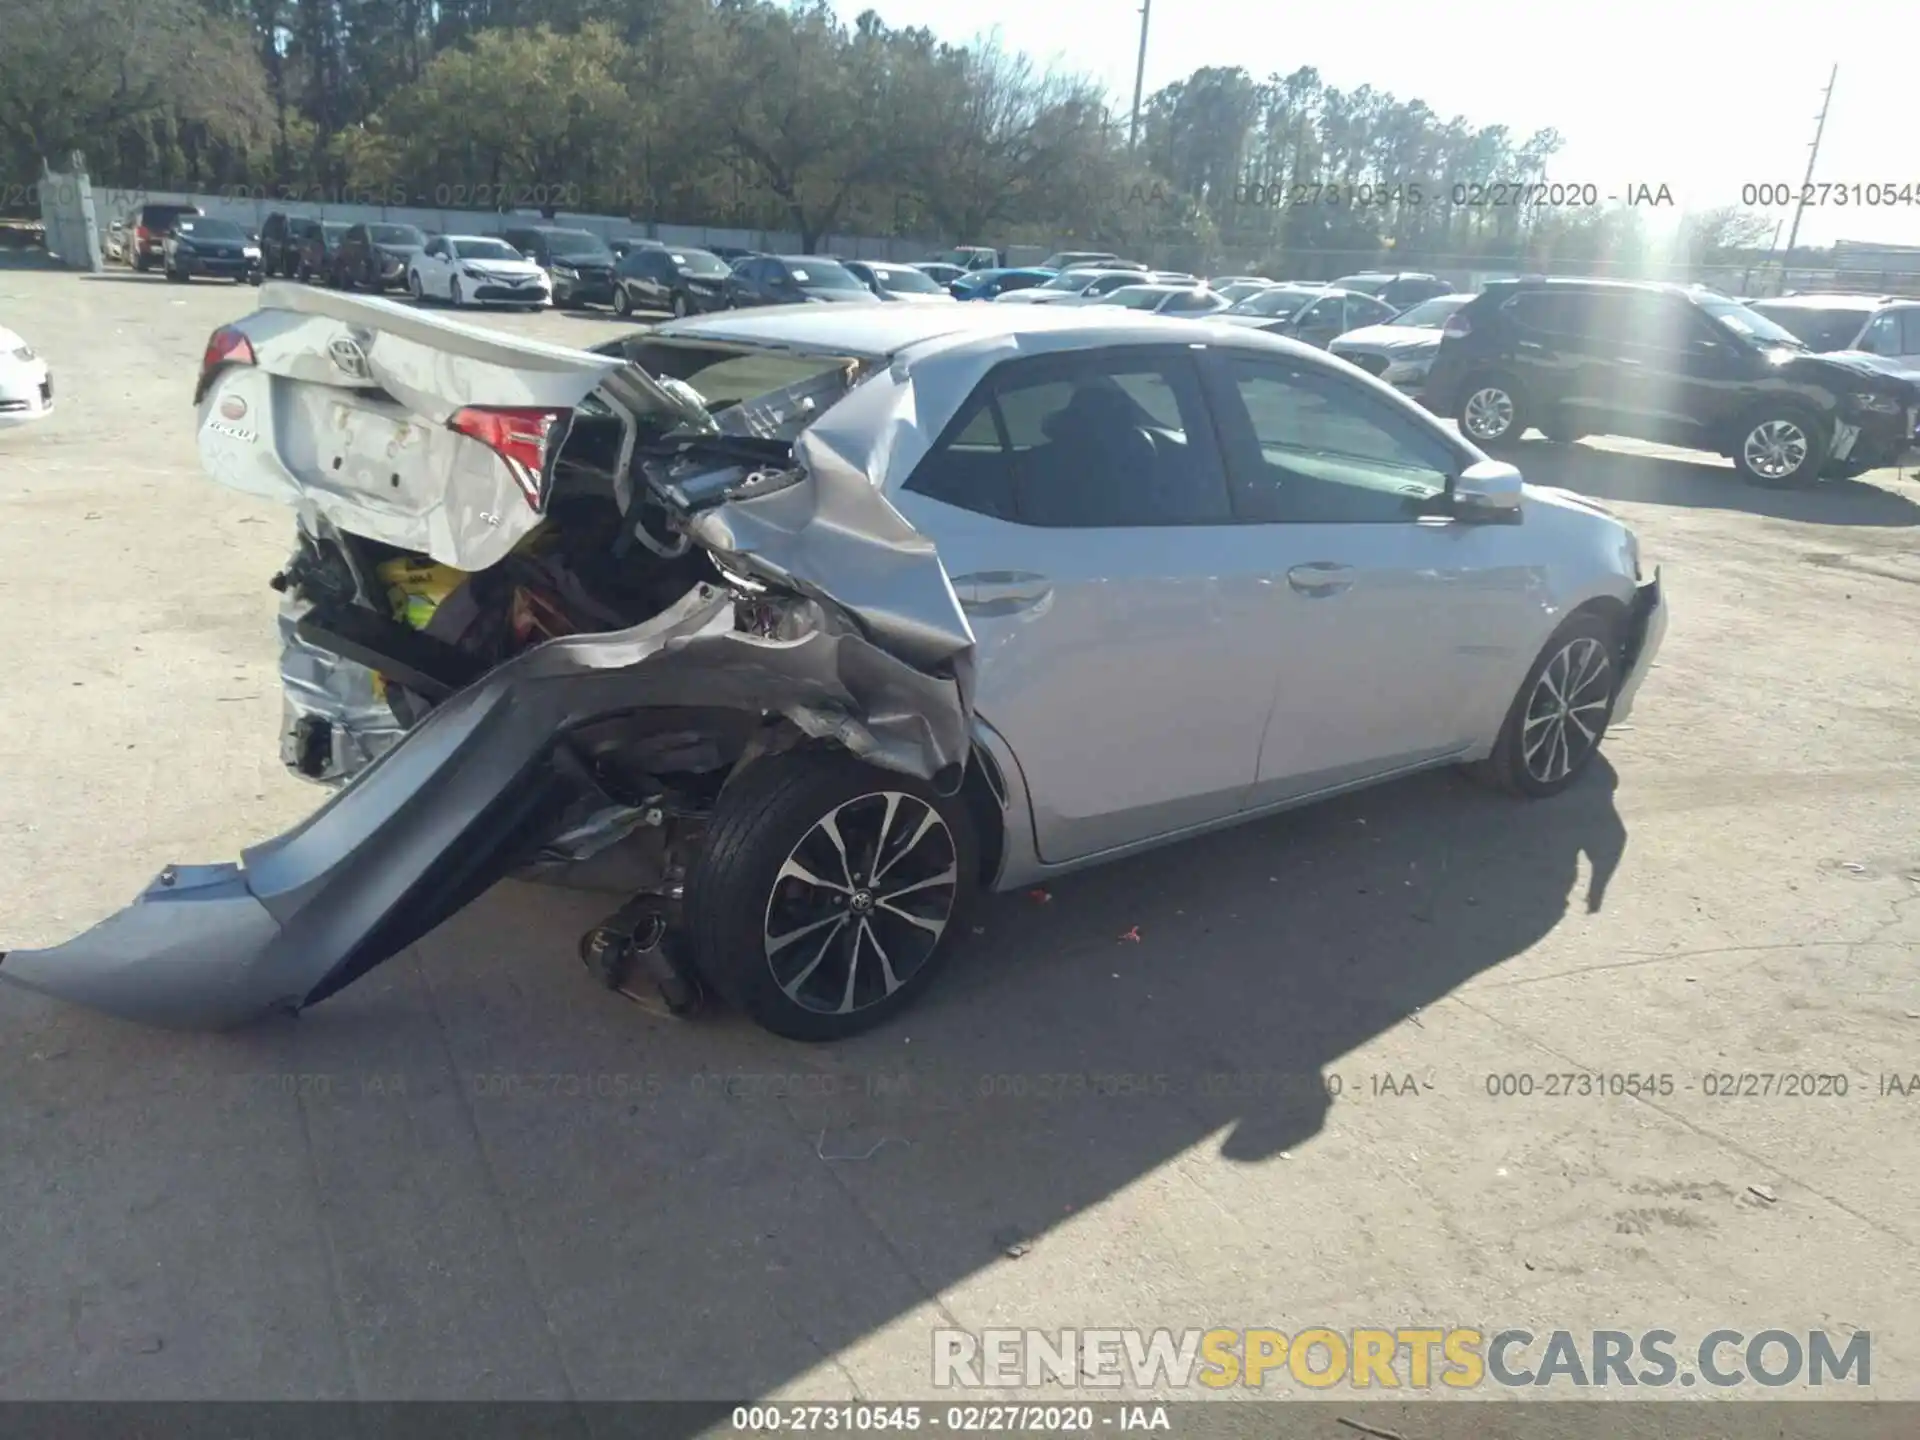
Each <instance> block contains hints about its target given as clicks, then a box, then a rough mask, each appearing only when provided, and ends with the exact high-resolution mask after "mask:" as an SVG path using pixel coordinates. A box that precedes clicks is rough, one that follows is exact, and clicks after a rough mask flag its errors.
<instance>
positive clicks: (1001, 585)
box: [953, 570, 1053, 615]
mask: <svg viewBox="0 0 1920 1440" xmlns="http://www.w3.org/2000/svg"><path fill="white" fill-rule="evenodd" d="M953 589H954V593H955V594H956V595H958V596H959V597H960V608H961V609H962V610H965V611H966V612H967V613H968V614H969V615H1015V614H1018V613H1019V612H1020V611H1022V610H1030V609H1032V608H1033V607H1034V606H1036V605H1038V604H1040V603H1041V602H1042V601H1043V600H1045V599H1046V598H1047V597H1048V596H1050V595H1051V594H1053V584H1052V582H1051V581H1049V580H1048V579H1047V577H1046V576H1044V575H1036V574H1034V573H1033V572H1032V571H1030V570H979V571H975V572H974V573H973V574H971V575H956V576H954V577H953Z"/></svg>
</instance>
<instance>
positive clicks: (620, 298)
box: [613, 285, 633, 315]
mask: <svg viewBox="0 0 1920 1440" xmlns="http://www.w3.org/2000/svg"><path fill="white" fill-rule="evenodd" d="M613 313H614V314H616V315H631V314H632V313H633V301H632V300H630V299H628V298H627V290H626V287H625V286H624V285H623V286H621V287H620V288H619V289H617V290H615V291H614V292H613Z"/></svg>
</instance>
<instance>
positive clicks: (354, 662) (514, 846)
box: [0, 285, 973, 1028]
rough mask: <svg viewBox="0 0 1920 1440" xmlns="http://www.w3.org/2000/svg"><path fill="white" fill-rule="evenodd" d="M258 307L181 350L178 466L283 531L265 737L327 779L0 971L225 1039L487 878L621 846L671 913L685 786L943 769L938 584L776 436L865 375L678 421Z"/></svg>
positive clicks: (620, 350) (710, 790)
mask: <svg viewBox="0 0 1920 1440" xmlns="http://www.w3.org/2000/svg"><path fill="white" fill-rule="evenodd" d="M261 299H262V308H261V309H260V310H259V311H257V312H256V313H254V314H253V315H251V316H248V317H247V318H246V319H244V320H242V321H239V322H238V323H236V324H235V325H233V326H230V327H227V328H225V329H223V330H221V331H218V332H216V334H215V335H214V337H213V338H212V340H211V341H210V342H209V345H208V351H207V356H206V361H205V364H204V366H203V371H202V374H201V377H200V381H199V385H198V387H197V390H196V395H195V399H196V403H197V406H198V412H199V440H200V451H201V457H202V461H203V464H204V466H205V468H206V470H207V472H208V474H209V475H210V476H212V478H213V479H215V480H216V481H218V482H220V483H221V484H224V485H227V486H229V487H231V488H234V489H237V490H243V491H246V492H248V493H252V494H256V495H262V496H266V497H269V498H272V499H276V500H280V501H282V502H284V503H286V504H287V505H289V506H290V507H291V508H293V510H294V511H295V513H296V516H297V536H298V545H297V549H296V553H295V556H294V559H293V561H292V562H291V563H290V564H289V565H288V567H287V568H286V570H285V571H283V572H282V574H281V575H279V576H277V577H275V579H274V585H275V588H276V589H278V590H280V592H281V594H282V604H281V617H280V621H281V627H282V638H283V665H282V670H283V678H284V680H285V688H286V693H287V703H288V728H287V732H286V735H285V736H284V737H283V741H284V746H285V754H286V758H287V759H288V761H289V763H290V764H292V765H293V766H294V768H295V769H297V770H299V771H300V772H301V773H304V774H307V775H309V776H311V777H313V778H317V779H323V780H333V781H337V782H339V784H338V785H337V788H336V793H334V794H333V795H332V796H331V798H329V799H328V801H327V802H326V803H325V804H324V805H323V806H322V807H321V808H320V809H319V810H318V811H317V812H316V813H315V814H313V815H312V816H310V817H309V818H308V819H307V820H305V821H303V822H302V823H301V824H299V825H297V826H295V827H294V828H293V829H292V830H290V831H288V832H287V833H286V834H284V835H281V836H278V837H276V838H274V839H271V840H267V841H264V842H262V843H261V844H259V845H256V846H254V847H252V848H251V849H249V850H247V851H246V852H244V853H243V855H242V856H241V859H240V861H239V863H238V864H217V865H199V866H168V867H167V868H166V869H164V870H163V871H162V872H161V873H160V875H159V877H158V878H157V879H156V880H155V881H154V883H153V884H152V885H151V886H150V887H148V889H147V890H146V891H145V892H144V893H143V894H142V895H141V896H140V897H139V898H138V899H137V900H136V901H135V902H134V903H133V904H132V905H131V906H130V907H128V908H127V909H125V910H122V911H120V912H118V913H117V914H115V915H112V916H110V917H109V918H108V919H106V920H104V921H102V922H101V923H100V924H99V925H97V926H95V927H94V928H93V929H91V930H89V931H88V932H86V933H85V934H83V935H81V936H79V937H77V938H76V939H74V940H72V941H69V942H68V943H66V944H64V945H60V946H57V947H54V948H52V949H47V950H36V951H13V952H10V953H6V954H4V955H0V980H7V981H11V982H13V983H17V984H21V985H24V986H27V987H29V988H32V989H35V990H40V991H43V992H46V993H49V994H54V995H59V996H63V997H66V998H69V999H72V1000H75V1001H78V1002H80V1003H83V1004H87V1005H90V1006H93V1007H95V1008H98V1009H101V1010H105V1011H109V1012H111V1013H115V1014H119V1015H122V1016H125V1017H128V1018H132V1019H136V1020H141V1021H147V1022H152V1023H160V1024H171V1025H178V1026H186V1027H194V1028H202V1027H221V1026H229V1025H233V1024H238V1023H243V1022H245V1021H247V1020H250V1019H252V1018H255V1017H257V1016H259V1015H262V1014H265V1013H268V1012H272V1011H277V1010H298V1009H300V1008H302V1007H304V1006H306V1005H310V1004H313V1003H315V1002H316V1001H318V1000H320V999H324V998H325V997H326V996H328V995H330V994H332V993H334V992H335V991H337V990H339V989H340V988H341V987H343V986H344V985H346V984H348V983H351V981H353V980H354V979H357V978H358V977H359V976H360V975H363V974H365V973H366V972H367V971H368V970H369V969H371V968H372V967H373V966H375V965H377V964H379V963H380V962H381V961H382V960H385V959H386V958H388V957H390V956H391V955H393V954H394V953H396V952H397V951H398V950H399V949H401V948H403V947H404V946H406V945H407V944H409V943H411V942H412V941H413V940H415V939H417V938H419V937H420V936H421V935H424V934H425V933H426V932H427V931H428V930H430V929H432V928H433V927H434V926H435V925H437V924H439V923H440V922H441V921H442V920H444V919H445V918H447V916H449V915H451V914H452V913H454V911H456V910H458V909H459V908H461V907H462V906H464V905H465V904H467V903H468V902H469V901H471V900H472V899H474V898H475V897H476V896H478V895H479V894H480V893H481V892H482V891H483V890H485V889H486V888H487V887H488V886H489V885H490V884H491V883H492V882H493V881H494V880H495V879H497V878H498V877H499V876H501V875H502V874H505V873H507V872H508V871H510V870H512V869H515V868H516V867H519V866H522V865H526V864H529V863H534V864H564V863H568V862H572V861H577V860H580V859H584V858H587V857H589V856H590V855H592V854H593V853H595V852H596V851H598V850H600V849H602V848H604V847H605V846H607V845H608V844H611V843H613V842H615V841H619V840H622V839H626V838H629V837H635V836H636V835H637V833H638V832H641V831H646V832H649V833H650V835H651V837H652V839H653V846H652V853H653V854H654V856H655V858H656V860H657V861H658V864H659V879H660V883H661V886H662V889H663V891H669V892H670V891H671V890H672V889H673V888H674V886H675V885H676V883H677V878H678V877H679V876H680V875H682V874H683V873H684V869H685V867H686V865H688V864H690V863H693V861H694V860H695V859H696V858H697V847H698V836H699V832H700V823H701V816H702V814H703V812H704V810H705V809H706V808H708V807H709V806H710V805H711V803H712V799H713V797H714V796H715V795H716V794H717V793H718V790H719V789H720V788H721V787H722V786H724V785H725V784H726V783H727V782H728V780H729V778H730V777H731V776H732V775H734V774H736V773H737V772H738V770H739V768H740V767H741V766H742V765H744V764H746V763H751V762H752V761H753V760H754V759H755V758H756V757H759V756H763V755H765V754H767V753H769V752H771V751H776V750H778V749H781V748H785V747H789V746H792V745H796V744H808V743H816V744H817V743H826V744H833V745H837V746H840V747H842V748H844V749H846V750H848V751H850V752H852V753H853V754H855V755H858V756H860V757H861V758H863V759H865V760H867V761H869V762H870V763H873V764H876V765H879V766H882V767H885V768H889V769H894V770H898V771H902V772H905V773H910V774H915V775H919V776H922V777H925V778H928V779H932V780H934V781H935V783H936V784H941V785H946V784H957V783H958V779H959V776H960V774H961V772H962V770H963V769H964V765H965V760H966V756H967V751H968V743H969V742H968V735H969V728H970V723H971V689H972V686H971V675H972V672H971V666H972V652H973V636H972V633H971V631H970V629H969V627H968V625H967V622H966V619H965V617H964V615H963V614H962V612H961V610H960V608H959V604H958V601H957V599H956V598H955V595H954V592H953V588H952V585H951V584H950V582H949V581H948V578H947V576H946V573H945V571H944V569H943V568H942V567H941V564H940V561H939V557H938V556H937V554H936V553H935V552H934V550H933V547H932V545H931V544H930V543H929V542H928V541H926V540H925V539H924V537H922V536H920V535H919V534H918V533H917V532H916V531H914V530H913V529H912V527H911V526H909V525H908V524H907V523H906V521H905V520H904V519H903V518H902V517H901V516H900V515H899V514H898V512H896V511H895V510H894V509H893V508H892V506H890V505H889V504H888V503H887V502H886V500H885V498H884V497H883V496H882V495H881V494H880V492H879V490H878V489H877V488H876V486H875V485H874V484H873V481H872V478H871V477H870V476H869V475H868V473H867V472H866V469H865V468H864V466H863V464H862V462H861V461H860V459H859V457H850V456H847V455H844V454H841V453H838V452H835V451H833V450H831V449H829V448H828V447H826V446H824V445H821V444H819V443H816V442H815V441H814V440H813V439H812V437H810V436H809V435H808V434H807V433H806V431H807V426H809V425H810V424H811V422H812V420H813V419H814V418H815V417H816V416H817V415H818V414H819V413H820V412H821V411H822V410H824V409H825V408H827V407H829V406H831V405H832V404H833V403H834V402H835V401H836V400H837V399H838V398H839V397H840V396H841V395H842V394H844V393H845V392H846V390H847V389H848V388H849V387H850V386H851V385H853V384H856V383H858V380H859V379H860V378H861V377H862V375H863V373H864V369H863V367H864V365H865V364H866V363H867V362H866V361H863V360H862V359H860V358H859V357H835V356H811V357H789V359H790V360H793V361H794V362H795V363H793V364H790V365H788V367H787V368H786V369H785V370H782V369H781V367H780V366H779V365H774V366H773V367H772V371H771V372H770V373H772V375H773V378H774V379H775V380H777V381H779V382H780V383H777V384H775V385H774V386H773V387H772V388H771V389H770V390H763V391H760V392H758V393H754V394H750V395H745V394H743V395H729V396H727V397H725V401H724V403H722V402H719V401H716V402H714V403H711V404H709V403H707V402H706V401H704V400H703V398H702V396H701V394H700V392H699V391H698V390H697V389H696V388H695V387H694V386H693V385H690V384H688V383H687V382H686V381H684V380H682V379H679V378H671V377H669V376H666V375H656V374H655V373H653V372H652V371H650V370H649V369H647V368H645V367H643V366H642V365H640V364H637V363H634V361H633V360H632V359H631V358H629V357H630V354H631V353H635V352H640V351H646V350H648V349H649V348H650V346H651V348H653V349H655V350H656V351H658V352H659V353H661V354H662V355H663V356H665V355H666V351H664V350H661V349H660V347H661V346H666V345H669V344H670V343H671V342H648V343H642V344H638V345H627V346H624V347H623V346H614V347H609V348H610V350H611V352H612V353H603V352H588V351H580V350H572V349H567V348H564V347H559V346H551V345H545V344H541V343H538V342H534V341H529V340H523V339H519V338H515V337H510V336H505V335H500V334H496V333H493V332H488V331H484V330H480V329H476V328H472V327H469V326H466V325H462V324H459V323H457V322H454V321H451V320H446V319H442V318H439V317H437V316H432V315H426V314H422V313H421V312H419V311H416V310H412V309H409V308H406V307H403V306H400V305H396V304H393V303H391V302H388V301H385V300H379V299H370V298H361V297H356V296H348V295H341V294H335V293H331V292H327V291H321V290H313V289H308V288H305V287H297V286H282V285H270V286H268V287H266V289H265V290H264V291H263V292H262V295H261ZM701 348H702V347H700V346H698V345H690V346H688V347H686V348H685V349H684V350H682V351H681V352H677V353H675V354H674V355H672V356H671V357H669V358H671V359H672V360H673V361H674V363H675V365H676V366H677V367H678V368H679V369H681V370H682V371H684V372H686V373H690V374H692V375H693V378H694V380H695V381H696V382H697V381H698V380H699V377H700V374H701V373H703V366H705V367H708V369H707V370H706V371H705V372H704V373H711V367H712V366H713V364H714V363H715V361H716V360H717V361H718V362H720V363H727V360H728V357H727V355H726V354H725V353H723V352H724V347H718V346H713V347H705V348H706V349H708V350H709V351H711V352H712V353H711V354H708V355H705V356H701V355H696V354H694V353H693V351H695V350H699V349H701ZM747 358H748V359H749V361H751V357H750V356H749V357H747ZM682 361H684V362H685V363H684V364H681V363H680V362H682Z"/></svg>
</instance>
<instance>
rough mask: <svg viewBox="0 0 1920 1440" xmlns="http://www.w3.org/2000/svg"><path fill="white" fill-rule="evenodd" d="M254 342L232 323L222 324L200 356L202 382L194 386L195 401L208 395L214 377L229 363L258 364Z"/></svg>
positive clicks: (211, 336)
mask: <svg viewBox="0 0 1920 1440" xmlns="http://www.w3.org/2000/svg"><path fill="white" fill-rule="evenodd" d="M259 363H260V362H259V360H258V359H257V358H256V357H255V356H254V353H253V342H252V341H251V340H249V339H247V337H246V336H245V335H244V334H243V333H242V332H240V331H239V330H236V329H235V328H234V327H233V326H231V325H222V326H221V327H220V328H219V329H218V330H216V331H214V332H213V334H211V335H209V336H208V337H207V348H206V351H205V353H203V354H202V355H201V357H200V383H199V384H198V385H196V386H194V390H193V403H194V404H196V405H198V404H199V403H200V402H201V400H202V399H204V398H205V397H206V393H207V387H208V386H210V385H212V384H213V377H214V376H215V375H216V374H218V373H219V372H220V371H222V370H224V369H225V368H226V367H227V366H229V365H257V364H259Z"/></svg>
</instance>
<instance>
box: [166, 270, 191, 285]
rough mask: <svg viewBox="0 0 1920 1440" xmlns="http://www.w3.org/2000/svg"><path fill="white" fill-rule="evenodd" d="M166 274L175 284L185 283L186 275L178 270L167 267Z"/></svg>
mask: <svg viewBox="0 0 1920 1440" xmlns="http://www.w3.org/2000/svg"><path fill="white" fill-rule="evenodd" d="M166 275H167V279H169V280H171V281H172V282H173V283H174V284H176V285H184V284H186V283H187V277H186V276H185V275H183V274H182V273H181V272H180V271H178V270H172V269H169V270H168V271H167V272H166Z"/></svg>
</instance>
